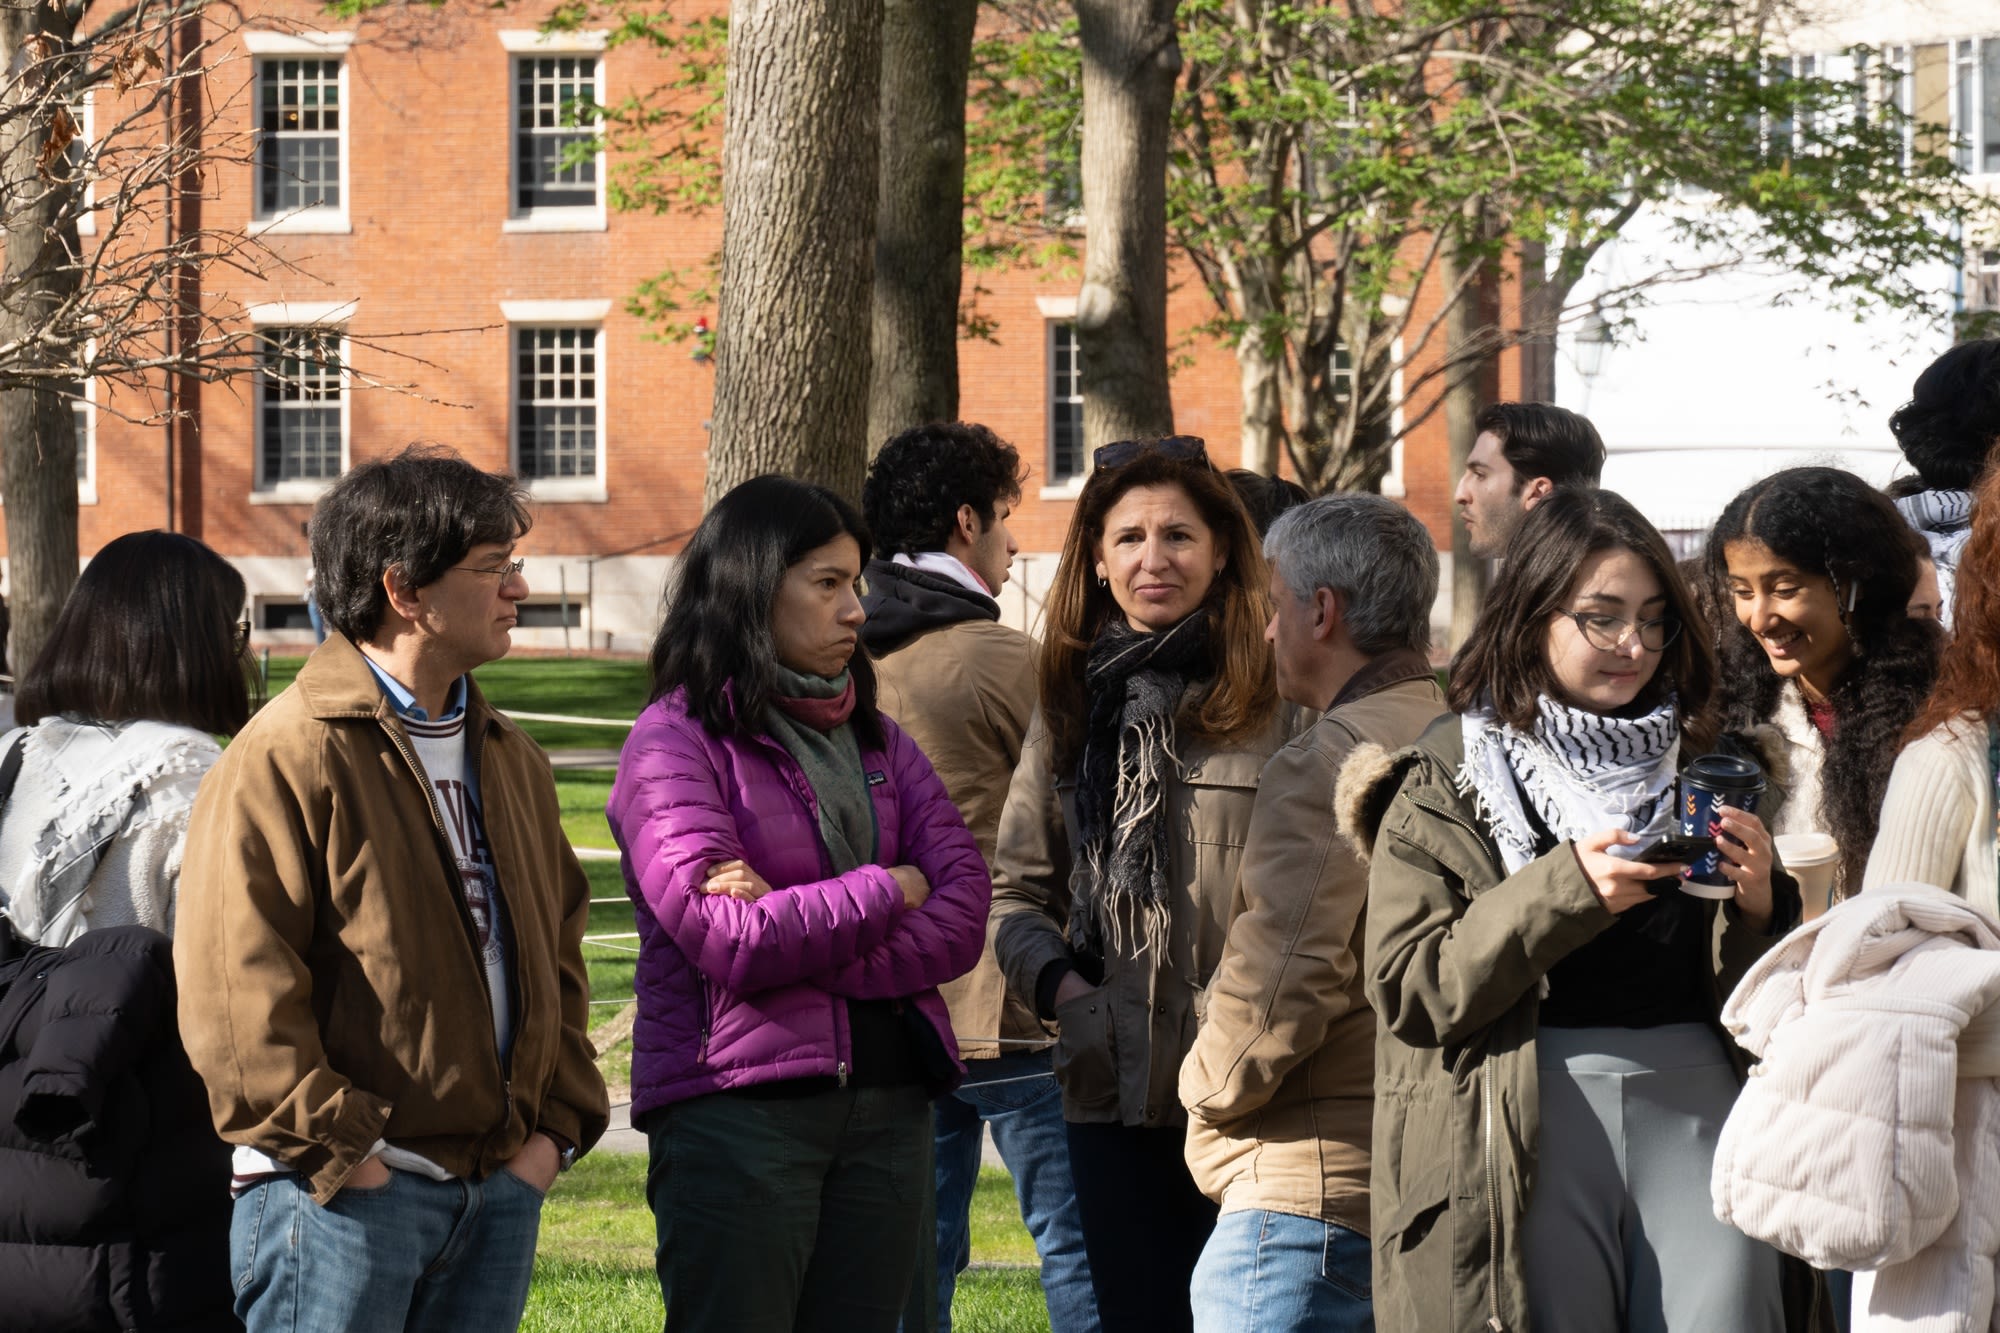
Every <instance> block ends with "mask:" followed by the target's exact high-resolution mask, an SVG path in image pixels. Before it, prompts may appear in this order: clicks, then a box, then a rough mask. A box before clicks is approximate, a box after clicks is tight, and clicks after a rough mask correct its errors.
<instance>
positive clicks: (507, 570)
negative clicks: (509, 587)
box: [452, 557, 528, 579]
mask: <svg viewBox="0 0 2000 1333" xmlns="http://www.w3.org/2000/svg"><path fill="white" fill-rule="evenodd" d="M527 564H528V562H527V561H526V560H525V559H522V558H519V557H516V558H515V559H513V560H509V561H508V562H507V563H506V564H504V565H495V566H493V567H492V568H491V569H482V568H480V567H479V566H478V565H453V566H452V568H453V569H462V570H464V571H465V572H466V573H468V574H486V575H489V576H492V575H497V576H499V577H500V578H503V579H511V578H513V577H514V576H515V575H516V574H519V573H520V572H521V571H522V570H523V569H524V568H526V567H527Z"/></svg>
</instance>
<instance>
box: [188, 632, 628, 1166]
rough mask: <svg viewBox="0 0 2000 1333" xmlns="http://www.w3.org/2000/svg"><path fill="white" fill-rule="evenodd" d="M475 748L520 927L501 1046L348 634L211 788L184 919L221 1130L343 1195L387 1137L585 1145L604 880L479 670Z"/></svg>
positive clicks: (279, 703) (513, 916)
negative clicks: (599, 888) (568, 833)
mask: <svg viewBox="0 0 2000 1333" xmlns="http://www.w3.org/2000/svg"><path fill="white" fill-rule="evenodd" d="M467 693H468V697H467V699H466V722H465V731H466V747H467V753H468V755H470V756H473V757H474V762H476V763H477V764H478V766H479V784H480V803H481V805H482V807H483V809H484V813H485V824H486V833H487V837H488V839H489V840H490V841H491V843H492V847H493V862H494V867H495V870H496V872H497V878H498V880H499V885H500V895H501V898H502V900H503V901H504V902H505V904H506V910H507V928H508V930H509V932H510V934H511V936H512V940H513V947H512V949H511V950H510V953H509V957H510V959H511V961H512V964H513V973H514V975H513V986H512V991H513V994H514V997H515V1013H514V1029H513V1031H514V1039H513V1046H512V1049H511V1051H510V1052H509V1054H508V1056H507V1058H506V1059H505V1060H503V1059H502V1058H501V1056H500V1052H499V1049H498V1046H497V1044H496V1042H495V1039H494V1034H493V1013H492V1005H491V1002H490V1001H489V1000H488V998H487V994H488V992H487V989H486V972H485V965H484V963H483V962H482V961H481V957H480V951H479V946H478V942H477V940H476V938H475V936H474V933H473V923H472V919H471V917H470V915H469V914H468V912H467V910H466V906H465V899H464V896H463V891H462V888H461V885H460V881H459V876H458V869H457V864H456V862H455V860H454V858H453V853H452V851H451V848H450V845H449V843H448V842H447V840H446V837H445V832H444V824H443V816H442V814H441V813H440V812H439V810H438V807H437V802H436V800H435V798H434V797H433V795H432V792H431V787H430V784H429V783H428V782H427V781H425V779H424V777H423V774H422V770H421V768H420V766H419V765H418V763H417V760H416V752H415V750H414V749H413V748H412V747H411V743H410V739H409V736H408V734H407V733H406V732H405V731H404V730H403V726H402V723H401V722H400V721H399V720H398V719H397V717H396V715H395V711H394V710H393V708H391V706H390V704H389V701H388V700H387V699H386V698H385V697H384V696H383V694H382V690H381V687H380V686H379V685H377V684H376V681H375V676H374V674H373V673H372V672H370V671H369V669H368V665H367V662H366V660H365V659H364V658H363V657H362V656H361V653H360V651H359V650H357V649H356V648H355V647H354V645H353V644H351V643H349V642H348V641H347V640H346V639H344V638H342V637H340V636H339V635H337V634H336V635H331V636H329V637H328V638H327V641H326V642H325V643H323V644H321V645H320V646H319V649H318V650H317V651H316V652H314V653H313V655H312V657H311V658H310V659H309V660H308V661H307V662H306V664H305V668H304V669H303V670H302V671H300V672H299V676H298V679H297V680H296V681H294V682H293V683H292V685H291V687H290V688H289V689H287V690H286V691H285V692H284V693H282V694H280V695H279V696H278V697H277V698H275V699H273V700H272V701H271V702H270V703H269V704H267V705H265V706H264V708H263V709H262V711H260V712H259V713H258V714H257V716H256V717H254V718H252V719H251V720H250V725H249V726H247V727H245V728H244V729H243V731H242V732H241V734H239V735H238V736H237V737H236V739H235V740H233V741H231V742H230V744H229V748H228V749H226V750H224V751H223V752H222V759H221V761H220V762H219V763H217V764H216V766H215V767H214V768H213V769H212V770H210V772H209V775H208V777H207V779H206V780H205V781H204V782H203V783H202V787H201V794H200V795H199V796H198V797H197V798H196V800H195V806H194V815H193V818H192V820H191V822H190V824H189V828H188V839H187V851H186V855H185V857H184V858H183V869H182V874H181V902H180V911H179V915H178V922H177V929H176V931H175V934H174V971H175V974H176V975H177V976H178V977H179V980H180V1020H181V1034H182V1037H183V1038H184V1040H185V1041H186V1042H187V1049H188V1056H189V1058H190V1059H191V1060H192V1061H193V1063H194V1067H195V1071H196V1072H197V1073H199V1074H200V1075H201V1077H202V1081H203V1082H204V1083H206V1084H207V1085H208V1102H209V1109H210V1111H211V1113H212V1114H213V1115H214V1117H215V1127H216V1130H217V1132H218V1133H220V1134H221V1136H222V1137H223V1139H225V1140H226V1141H228V1142H230V1143H233V1144H240V1145H244V1146H247V1147H251V1148H255V1149H257V1150H258V1151H260V1152H262V1153H265V1154H266V1155H268V1156H270V1157H274V1158H276V1159H277V1160H278V1161H280V1162H283V1163H285V1164H286V1165H287V1166H290V1167H292V1168H294V1169H295V1170H297V1171H299V1172H301V1173H303V1174H304V1175H305V1176H307V1177H308V1178H309V1179H310V1181H311V1184H312V1190H313V1196H314V1197H315V1198H317V1199H319V1200H320V1201H321V1202H322V1203H324V1202H325V1201H327V1200H328V1199H330V1198H332V1197H333V1195H334V1194H335V1193H336V1192H337V1191H338V1190H339V1189H340V1187H341V1185H342V1183H343V1182H345V1181H346V1179H347V1176H348V1173H349V1172H350V1171H352V1170H353V1169H354V1168H355V1166H356V1165H357V1164H359V1163H360V1161H361V1160H362V1158H364V1157H366V1156H367V1155H368V1152H369V1150H370V1148H372V1147H373V1146H374V1143H375V1141H376V1140H377V1139H387V1140H388V1141H389V1142H390V1143H391V1144H393V1145H395V1146H397V1147H399V1148H407V1149H409V1150H410V1151H411V1152H414V1153H417V1154H419V1155H421V1156H423V1157H427V1158H429V1159H430V1160H431V1161H433V1162H435V1163H437V1164H438V1165H439V1166H441V1167H443V1168H444V1169H445V1170H447V1171H450V1172H452V1173H453V1174H455V1175H462V1176H473V1177H484V1176H486V1175H487V1174H489V1173H491V1172H492V1171H493V1170H494V1169H495V1168H497V1167H498V1166H499V1165H500V1164H501V1163H502V1162H504V1161H506V1160H507V1159H508V1158H510V1157H512V1156H513V1155H514V1154H515V1153H516V1152H518V1151H520V1148H521V1145H522V1144H523V1143H525V1142H526V1141H527V1138H528V1135H529V1134H531V1133H533V1132H534V1131H536V1130H538V1129H539V1130H543V1131H546V1132H547V1133H549V1134H552V1135H554V1136H556V1137H558V1138H562V1139H567V1140H568V1141H570V1142H571V1143H574V1144H576V1145H577V1147H578V1148H588V1147H590V1145H591V1144H592V1143H594V1142H596V1140H597V1137H598V1136H599V1135H600V1134H602V1133H603V1132H604V1126H605V1120H606V1113H607V1105H606V1100H605V1092H604V1079H603V1078H602V1076H600V1075H599V1074H598V1072H597V1065H596V1054H595V1052H594V1051H592V1049H591V1046H590V1041H589V1038H588V1037H586V1036H585V1035H584V1034H585V1031H586V1028H587V1026H588V1023H589V1013H590V1011H589V1009H588V1007H587V1006H588V1003H589V999H590V985H589V982H588V980H587V979H586V978H585V975H584V968H583V946H582V940H583V932H584V926H585V923H586V922H587V920H588V919H589V915H590V884H589V882H588V881H587V880H586V879H585V878H584V876H583V870H582V868H581V867H580V866H579V865H578V864H577V860H576V855H575V853H573V852H572V851H571V850H570V847H569V842H568V840H567V839H565V838H564V837H563V833H562V813H561V811H560V809H558V807H557V804H556V791H555V783H554V781H553V780H552V778H551V776H550V772H549V761H548V756H547V755H545V754H543V753H542V751H541V749H540V747H538V746H537V745H536V744H535V743H534V742H533V741H532V740H530V739H528V737H527V736H526V735H524V734H523V733H522V732H521V730H520V729H519V728H518V727H516V726H515V725H514V724H513V723H512V722H509V721H508V720H507V719H506V718H504V717H502V716H500V714H499V713H498V712H496V711H495V710H493V709H492V708H490V707H488V706H487V704H486V701H485V699H484V698H483V697H482V696H481V695H480V692H479V688H478V686H476V685H469V686H468V692H467Z"/></svg>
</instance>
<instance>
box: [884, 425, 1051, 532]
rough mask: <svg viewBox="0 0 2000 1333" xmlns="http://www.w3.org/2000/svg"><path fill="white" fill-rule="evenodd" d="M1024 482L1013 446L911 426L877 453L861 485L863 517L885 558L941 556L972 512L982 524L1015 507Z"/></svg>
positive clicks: (972, 428) (981, 430)
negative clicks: (962, 509)
mask: <svg viewBox="0 0 2000 1333" xmlns="http://www.w3.org/2000/svg"><path fill="white" fill-rule="evenodd" d="M1027 478H1028V473H1027V469H1026V468H1024V467H1023V466H1022V465H1021V455H1020V454H1018V453H1016V452H1015V450H1014V446H1013V445H1011V444H1009V443H1007V442H1006V441H1005V440H1003V439H1001V438H1000V437H999V436H998V435H995V434H994V433H993V432H992V431H990V430H988V429H987V428H986V427H984V426H981V425H977V424H975V423H973V422H970V421H950V422H945V421H940V422H934V423H932V424H931V425H928V426H912V427H911V428H910V429H909V430H906V431H904V432H903V433H902V434H900V435H898V436H896V437H894V438H893V439H891V440H890V441H889V442H888V443H887V444H885V445H883V446H882V452H881V453H879V454H877V455H876V456H875V461H874V462H873V463H872V464H870V465H869V468H868V480H866V481H865V482H863V483H862V484H861V512H862V515H863V517H865V518H866V519H867V522H868V529H869V531H870V532H872V533H874V534H875V543H876V549H877V550H879V551H880V552H881V553H882V555H883V556H884V557H885V558H886V557H888V556H892V555H896V554H898V553H903V554H908V555H915V554H917V553H918V552H920V551H942V550H943V549H944V544H945V540H946V539H947V538H949V537H950V536H951V533H952V529H953V528H954V527H956V526H957V524H958V507H959V506H960V505H971V506H972V511H973V512H974V513H975V514H978V515H979V521H980V523H981V524H990V523H991V522H992V521H993V508H994V506H995V505H997V504H999V503H1000V502H1001V501H1002V500H1005V501H1006V502H1007V503H1008V504H1010V505H1011V504H1014V503H1016V502H1017V501H1019V500H1020V498H1021V484H1022V483H1023V482H1025V481H1026V480H1027Z"/></svg>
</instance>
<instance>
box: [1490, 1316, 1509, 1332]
mask: <svg viewBox="0 0 2000 1333" xmlns="http://www.w3.org/2000/svg"><path fill="white" fill-rule="evenodd" d="M1486 1333H1507V1326H1506V1325H1505V1324H1503V1323H1501V1322H1500V1316H1499V1315H1497V1314H1496V1315H1493V1316H1492V1317H1490V1318H1489V1319H1487V1321H1486Z"/></svg>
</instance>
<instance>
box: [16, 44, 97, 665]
mask: <svg viewBox="0 0 2000 1333" xmlns="http://www.w3.org/2000/svg"><path fill="white" fill-rule="evenodd" d="M72 36H73V33H72V29H71V24H70V21H69V19H68V17H67V14H66V12H65V9H64V7H63V6H60V5H57V6H50V5H27V6H22V5H12V6H6V7H0V65H4V66H5V67H6V68H7V69H9V70H12V71H19V70H21V69H22V67H23V66H24V65H29V66H32V65H36V64H40V65H42V66H43V68H51V67H53V66H54V65H56V64H57V63H59V62H56V61H53V60H51V59H50V56H51V54H52V52H53V51H58V50H61V49H64V48H67V46H68V45H69V43H70V40H71V38H72ZM38 82H39V81H38V80H36V79H35V78H34V77H32V76H29V77H20V78H17V79H16V80H15V81H14V83H13V84H12V93H13V96H15V97H17V98H19V99H20V102H21V103H22V104H25V105H24V106H21V108H20V109H18V110H16V109H14V108H10V109H9V111H10V113H11V114H9V115H7V116H5V117H4V118H0V185H4V187H5V192H6V193H7V194H8V195H9V196H10V198H9V201H8V207H7V209H6V217H5V222H4V226H5V246H6V278H5V285H4V287H0V292H4V295H0V340H6V339H11V338H15V337H19V336H22V335H24V334H27V333H29V332H32V331H33V330H36V329H42V328H46V327H48V324H49V314H50V312H51V311H53V310H55V309H57V308H58V307H60V306H61V305H62V303H63V302H64V301H65V300H67V299H68V298H70V297H71V296H73V295H74V294H75V292H76V291H77V289H78V283H79V274H78V272H77V269H76V267H75V263H74V260H75V257H76V255H77V254H78V241H77V234H76V223H75V220H74V216H73V215H70V214H67V213H66V211H65V207H64V205H65V203H66V202H67V198H66V195H65V193H64V191H65V188H66V187H65V186H64V185H63V183H62V182H61V181H60V180H58V179H52V178H51V177H50V176H49V175H48V174H45V173H44V172H43V170H42V167H41V159H42V157H43V146H44V144H45V143H47V142H48V139H49V133H50V130H51V128H52V126H53V124H54V113H55V110H56V108H57V107H58V106H59V105H61V104H62V103H63V101H64V95H63V94H62V93H61V92H59V91H54V90H51V89H48V88H45V87H41V86H38ZM56 170H58V171H60V170H61V167H60V166H58V167H57V168H56ZM70 359H71V358H69V357H68V356H66V355H65V351H64V349H62V348H60V347H47V346H36V347H34V348H32V349H31V350H29V351H27V352H25V353H23V355H22V357H21V359H20V365H21V366H22V368H24V369H39V368H43V367H59V366H62V365H64V364H67V363H68V362H69V361H70ZM0 469H4V471H0V497H4V499H5V501H6V510H5V512H6V526H7V575H8V590H9V597H8V610H9V612H10V620H11V628H10V630H9V634H8V644H7V661H8V664H9V665H10V666H11V667H12V668H13V670H14V671H15V672H16V673H18V672H20V671H22V670H23V669H25V668H26V667H27V666H28V665H29V664H30V663H32V662H33V661H34V659H35V655H36V654H38V653H39V652H40V651H41V648H42V644H43V643H44V641H46V640H47V638H48V635H49V631H50V630H51V629H53V628H54V626H55V621H56V617H57V616H58V615H60V614H61V612H62V606H63V602H64V600H65V599H67V598H68V596H69V591H70V588H71V587H72V586H73V585H74V584H75V583H76V574H77V553H76V521H77V520H76V504H77V493H76V426H75V417H74V415H73V414H72V411H71V408H70V400H69V399H68V398H67V397H65V396H64V395H62V394H60V393H52V392H49V391H47V390H44V389H39V388H20V389H10V390H7V391H6V392H4V393H0Z"/></svg>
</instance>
